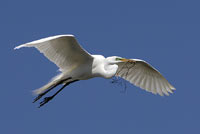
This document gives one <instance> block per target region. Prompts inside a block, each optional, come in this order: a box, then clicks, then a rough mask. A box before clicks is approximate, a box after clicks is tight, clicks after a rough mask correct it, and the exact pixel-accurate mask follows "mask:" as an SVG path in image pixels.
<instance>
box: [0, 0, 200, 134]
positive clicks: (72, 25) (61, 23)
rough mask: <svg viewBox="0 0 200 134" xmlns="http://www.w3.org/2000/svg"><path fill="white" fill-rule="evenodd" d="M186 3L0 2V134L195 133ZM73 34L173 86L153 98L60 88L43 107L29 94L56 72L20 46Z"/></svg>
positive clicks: (102, 83)
mask: <svg viewBox="0 0 200 134" xmlns="http://www.w3.org/2000/svg"><path fill="white" fill-rule="evenodd" d="M199 5H200V3H199V1H197V0H196V1H193V0H190V1H189V0H188V1H185V0H165V1H164V0H132V1H125V0H123V1H115V0H111V1H107V0H99V1H94V0H91V1H90V0H82V1H81V0H79V1H77V0H73V1H72V0H71V1H69V0H63V1H59V0H56V1H54V2H53V1H50V0H48V1H45V0H44V1H43V0H32V1H28V0H17V1H13V0H12V1H11V0H1V2H0V37H1V39H0V43H1V45H0V51H1V52H0V60H1V72H0V74H1V77H0V79H1V94H0V106H1V108H0V133H2V134H12V133H18V134H36V133H37V134H40V133H43V134H44V133H45V134H55V133H58V134H66V133H69V134H80V133H81V134H134V133H135V134H169V133H170V134H188V133H192V134H199V133H200V88H199V85H198V84H199V73H200V72H199V68H200V64H199V58H200V52H199V51H200V17H199V15H200V8H199ZM57 34H74V35H75V36H76V37H77V39H78V41H79V43H80V44H82V46H83V47H84V48H85V49H86V50H87V51H89V52H90V53H92V54H102V55H104V56H113V55H119V56H121V57H126V58H140V59H143V60H146V61H148V62H149V63H151V64H152V65H153V66H154V67H156V68H157V69H158V70H159V71H160V72H161V73H162V74H163V75H164V76H165V77H166V78H167V79H168V80H169V82H170V83H171V84H172V85H174V86H175V87H176V89H177V90H176V91H175V93H174V94H172V95H171V96H169V97H160V96H158V95H153V94H151V93H148V92H145V91H143V90H141V89H139V88H137V87H135V86H133V85H130V84H128V89H127V92H126V93H121V91H122V90H123V88H122V87H119V86H117V85H113V84H111V83H110V81H111V80H106V79H102V78H95V79H91V80H87V81H80V82H77V83H74V84H72V85H70V86H69V87H67V88H65V90H64V91H62V93H60V94H59V95H58V96H56V98H55V99H54V100H53V101H51V102H50V103H48V104H47V105H46V106H44V107H42V108H41V109H38V108H37V106H38V104H32V100H33V99H34V97H33V96H32V94H31V91H32V90H33V89H36V88H39V87H41V86H42V85H44V84H45V83H46V82H48V81H49V80H50V79H51V77H53V76H54V75H56V74H57V73H58V72H57V69H58V68H57V67H56V66H55V65H54V64H53V63H51V62H49V61H48V60H47V59H46V58H45V57H44V56H43V55H41V54H40V53H39V52H38V51H36V49H34V48H26V49H20V50H17V51H14V50H13V48H14V47H15V46H17V45H20V44H22V43H26V42H29V41H32V40H36V39H40V38H43V37H47V36H52V35H57Z"/></svg>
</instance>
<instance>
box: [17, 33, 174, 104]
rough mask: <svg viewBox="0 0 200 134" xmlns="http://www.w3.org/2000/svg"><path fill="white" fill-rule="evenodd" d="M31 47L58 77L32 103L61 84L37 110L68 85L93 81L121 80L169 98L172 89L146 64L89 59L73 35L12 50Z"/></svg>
mask: <svg viewBox="0 0 200 134" xmlns="http://www.w3.org/2000/svg"><path fill="white" fill-rule="evenodd" d="M22 47H35V48H37V49H38V50H39V51H40V52H41V53H43V54H44V55H45V56H46V57H47V58H48V59H49V60H50V61H52V62H53V63H55V64H56V65H57V66H58V67H59V70H60V72H61V73H60V74H59V75H57V76H56V77H54V78H53V79H52V80H51V81H50V82H49V83H47V84H46V85H44V86H43V87H41V88H39V89H37V90H35V91H34V93H35V94H37V95H38V97H37V98H35V100H34V102H36V101H37V100H39V99H40V98H41V97H42V96H44V95H45V94H46V93H48V92H49V91H50V90H52V89H53V88H55V87H56V86H58V85H60V84H62V85H63V87H62V88H61V89H59V90H58V91H57V92H56V93H55V94H54V95H52V96H50V97H45V98H44V100H43V101H42V102H40V106H39V107H41V106H43V105H44V104H46V103H47V102H49V101H50V100H51V99H53V98H54V97H55V96H56V95H57V94H58V93H59V92H60V91H61V90H62V89H64V88H65V87H66V86H67V85H69V84H70V83H73V82H75V81H79V80H87V79H90V78H94V77H103V78H112V77H114V76H116V77H121V78H123V79H125V80H127V81H129V82H130V83H132V84H134V85H136V86H138V87H140V88H142V89H145V90H146V91H148V92H151V93H153V94H159V95H161V96H163V95H169V93H173V92H172V91H173V90H175V88H174V87H173V86H172V85H171V84H169V82H168V81H167V80H166V79H165V78H164V77H163V76H162V75H161V73H159V72H158V71H157V70H156V69H155V68H153V67H152V66H151V65H150V64H148V63H147V62H145V61H143V60H140V59H126V58H122V57H119V56H111V57H107V58H105V57H104V56H102V55H91V54H89V53H88V52H87V51H86V50H84V49H83V48H82V47H81V46H80V45H79V43H78V42H77V41H76V39H75V37H74V36H73V35H57V36H52V37H47V38H43V39H40V40H36V41H32V42H29V43H26V44H23V45H20V46H17V47H15V48H14V49H19V48H22Z"/></svg>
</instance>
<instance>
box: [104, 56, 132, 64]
mask: <svg viewBox="0 0 200 134" xmlns="http://www.w3.org/2000/svg"><path fill="white" fill-rule="evenodd" d="M106 60H107V61H108V62H109V63H110V64H116V63H119V62H128V61H129V59H126V58H122V57H119V56H111V57H107V58H106Z"/></svg>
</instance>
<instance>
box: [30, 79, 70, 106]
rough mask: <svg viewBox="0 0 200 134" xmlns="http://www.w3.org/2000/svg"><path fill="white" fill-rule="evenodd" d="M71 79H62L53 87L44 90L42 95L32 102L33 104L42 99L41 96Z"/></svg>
mask: <svg viewBox="0 0 200 134" xmlns="http://www.w3.org/2000/svg"><path fill="white" fill-rule="evenodd" d="M71 78H72V77H69V78H67V79H64V80H62V81H60V82H58V83H56V84H55V85H53V86H52V87H50V88H49V89H48V90H46V91H45V92H43V93H40V94H39V95H38V96H37V97H36V98H35V99H34V101H33V103H35V102H36V101H38V100H39V99H40V98H42V96H44V95H45V94H47V93H48V92H49V91H51V90H52V89H54V88H55V87H57V86H58V85H60V84H62V83H63V82H64V81H66V80H69V79H71Z"/></svg>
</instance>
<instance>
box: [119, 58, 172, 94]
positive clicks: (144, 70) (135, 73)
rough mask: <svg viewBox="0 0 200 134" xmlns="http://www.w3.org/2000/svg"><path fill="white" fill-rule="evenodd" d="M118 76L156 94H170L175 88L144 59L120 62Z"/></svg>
mask: <svg viewBox="0 0 200 134" xmlns="http://www.w3.org/2000/svg"><path fill="white" fill-rule="evenodd" d="M117 64H118V70H117V73H116V76H119V77H122V78H123V79H125V80H127V81H129V82H130V83H132V84H134V85H136V86H138V87H140V88H142V89H145V90H146V91H148V92H152V93H154V94H159V95H161V96H163V95H169V93H168V92H170V93H173V92H172V90H175V88H174V87H173V86H172V85H171V84H169V82H168V81H167V80H166V79H165V78H164V77H163V76H162V75H161V73H160V72H158V71H157V70H156V69H155V68H153V67H152V66H151V65H150V64H148V63H147V62H145V61H143V60H139V59H131V60H128V61H125V62H119V63H117Z"/></svg>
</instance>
